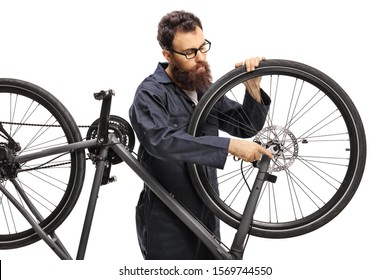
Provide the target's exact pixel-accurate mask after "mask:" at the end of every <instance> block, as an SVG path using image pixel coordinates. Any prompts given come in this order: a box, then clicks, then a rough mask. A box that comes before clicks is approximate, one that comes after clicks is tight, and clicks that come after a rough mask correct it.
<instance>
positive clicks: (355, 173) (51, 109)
mask: <svg viewBox="0 0 390 280" xmlns="http://www.w3.org/2000/svg"><path fill="white" fill-rule="evenodd" d="M260 76H261V77H262V81H261V85H262V88H263V89H264V90H265V91H266V92H267V93H268V94H269V96H270V97H271V100H272V103H271V106H270V109H269V111H268V113H267V117H266V122H265V124H264V126H263V127H262V128H261V129H260V130H258V129H255V127H256V125H255V124H253V123H250V121H248V119H249V118H246V117H245V115H244V117H243V118H242V119H234V120H233V119H230V118H229V116H226V115H225V116H221V113H220V112H218V111H217V110H216V108H215V104H216V103H217V101H218V100H220V99H221V98H223V97H228V98H230V99H233V100H235V101H236V102H242V101H240V99H242V98H241V96H242V92H243V91H244V83H248V82H250V81H251V80H252V79H253V78H256V77H260ZM237 92H238V93H239V94H237ZM113 95H114V91H113V90H107V91H100V92H98V93H95V94H94V97H95V99H97V100H100V101H102V105H101V111H100V117H99V118H98V119H97V120H96V121H94V122H93V123H92V125H90V126H89V128H88V132H87V135H86V137H85V138H82V136H81V133H80V129H79V127H78V126H77V125H76V122H75V121H74V119H73V117H72V116H71V115H70V113H69V112H68V110H67V109H66V108H65V107H64V106H63V105H62V104H61V103H60V101H59V100H58V99H57V98H56V97H54V96H53V95H52V94H50V93H49V92H47V91H46V90H44V89H42V88H40V87H38V86H37V85H34V84H32V83H29V82H26V81H21V80H16V79H6V78H2V79H0V102H1V104H2V105H4V104H7V106H3V107H4V108H3V110H2V111H1V112H0V136H1V138H0V139H1V140H0V191H1V192H2V195H1V214H0V217H1V218H0V249H13V248H18V247H22V246H27V245H29V244H32V243H34V242H36V241H38V240H40V239H42V240H44V241H45V242H46V243H47V244H48V245H49V246H50V248H51V249H52V250H53V251H54V252H55V253H56V254H57V255H58V256H59V257H60V258H61V259H72V257H71V255H70V254H69V252H67V250H66V248H65V246H64V245H63V244H62V243H61V241H60V240H59V238H58V236H56V234H55V230H56V229H57V228H58V227H59V226H60V225H61V224H62V222H63V221H64V220H65V219H66V218H67V217H68V215H69V214H70V213H71V211H72V209H73V207H74V205H75V204H76V202H77V199H78V197H79V195H80V192H81V189H82V186H83V180H84V176H85V162H86V159H90V160H91V161H92V162H93V164H94V165H96V170H95V175H94V180H93V184H92V189H91V195H90V198H89V203H88V208H87V212H86V216H85V220H84V225H83V229H82V233H81V239H80V244H79V248H78V252H77V257H76V258H77V259H83V258H84V255H85V251H86V247H87V243H88V237H89V233H90V229H91V224H92V219H93V215H94V210H95V207H96V199H97V195H98V193H99V188H100V186H101V185H104V184H108V183H110V182H111V181H112V180H113V178H111V177H110V170H111V166H112V165H114V164H119V163H121V162H125V163H126V164H127V165H128V166H129V167H130V168H131V169H132V170H133V171H134V172H135V173H136V174H137V175H138V176H139V177H140V178H141V179H142V180H143V181H144V182H145V183H146V184H147V185H148V186H149V187H150V188H151V189H152V191H153V192H155V193H156V195H157V196H158V197H159V198H160V199H161V200H162V201H163V202H164V203H165V204H166V205H167V206H168V207H169V208H170V209H171V210H172V211H173V212H174V213H176V215H177V216H178V217H179V218H180V219H181V220H182V221H183V222H184V223H185V224H186V225H187V226H188V227H189V228H190V229H191V230H192V231H193V232H194V234H196V235H197V236H198V237H199V238H200V239H201V240H202V241H203V242H204V244H205V245H206V246H207V247H208V248H209V249H210V250H211V252H212V253H213V254H214V255H215V257H216V258H217V259H242V258H243V254H244V251H245V247H246V245H247V244H246V243H247V239H248V237H249V236H250V235H253V236H258V237H265V238H289V237H294V236H298V235H302V234H306V233H309V232H311V231H314V230H316V229H318V228H320V227H322V226H323V225H325V224H326V223H328V222H329V221H331V220H332V219H334V218H335V217H336V216H337V215H338V214H339V213H340V212H341V211H342V210H343V209H344V208H345V207H346V205H347V204H348V203H349V201H350V200H351V199H352V197H353V195H354V193H355V192H356V190H357V188H358V186H359V184H360V181H361V179H362V176H363V172H364V166H365V161H366V138H365V132H364V126H363V123H362V120H361V118H360V116H359V113H358V111H357V109H356V107H355V105H354V104H353V102H352V100H351V99H350V97H349V96H348V95H347V94H346V92H345V91H344V90H343V89H342V88H341V87H340V86H339V85H338V84H337V83H336V82H335V81H334V80H332V79H331V78H330V77H329V76H327V75H326V74H324V73H322V72H321V71H319V70H317V69H315V68H313V67H310V66H308V65H305V64H302V63H299V62H294V61H288V60H281V59H270V60H266V61H263V62H262V63H261V64H260V66H259V67H257V68H256V69H255V70H254V71H253V72H246V71H245V69H244V67H239V68H236V69H234V70H232V71H230V72H228V73H227V74H225V75H224V76H222V77H221V78H220V79H219V80H217V81H216V82H215V83H214V84H213V85H212V87H211V88H210V90H209V91H208V92H207V93H206V94H205V96H204V97H203V98H202V99H201V100H200V101H199V103H198V105H197V106H196V108H195V111H194V113H193V115H192V118H191V120H190V122H189V124H188V129H187V131H188V133H189V134H190V135H192V136H194V137H197V136H200V135H202V132H203V128H204V126H205V124H206V122H207V121H209V120H210V119H214V120H215V118H217V120H218V121H220V122H230V123H231V124H234V125H235V126H237V128H238V129H243V130H246V131H247V132H248V134H250V135H252V136H251V138H252V140H253V141H255V142H257V143H258V144H260V145H263V146H264V147H266V148H267V149H269V150H270V151H271V152H272V153H273V154H274V158H273V159H272V160H271V159H270V158H268V157H266V156H263V157H262V159H261V160H260V161H258V162H254V163H245V162H243V161H242V160H241V159H239V158H236V157H233V156H228V159H227V163H226V166H225V168H224V169H223V170H218V175H217V177H216V178H210V177H208V176H207V175H206V174H205V172H204V169H203V168H202V166H198V165H195V164H188V170H189V173H190V176H191V178H192V181H193V182H194V187H195V188H196V190H197V192H198V194H199V196H200V197H201V198H202V200H203V202H204V203H205V204H206V205H207V206H208V207H209V208H210V209H211V210H212V211H213V213H214V214H215V215H216V216H217V217H218V218H220V219H221V220H222V221H224V222H225V223H227V224H228V225H230V226H231V227H233V228H235V229H236V230H237V231H236V234H235V237H234V240H233V242H232V245H231V246H230V247H228V246H226V245H225V244H223V243H222V242H221V240H218V239H217V238H215V236H213V235H212V234H211V233H210V232H208V230H207V229H206V228H205V227H204V226H203V225H202V224H201V223H199V222H198V221H197V220H196V219H195V218H194V217H193V216H192V215H191V213H190V212H189V211H187V210H186V208H185V207H184V206H183V205H182V204H181V203H180V202H179V201H178V200H177V199H176V198H175V196H174V194H171V193H169V192H167V191H166V189H165V188H164V187H163V186H161V185H160V184H159V183H158V182H157V181H156V180H155V179H154V178H153V177H151V176H150V174H149V173H148V172H147V170H146V169H145V168H144V167H143V166H142V165H141V164H140V163H139V161H138V160H137V158H136V154H135V152H134V151H133V149H134V146H135V141H136V138H135V135H134V132H133V130H132V128H131V126H130V124H129V123H128V122H127V121H126V120H124V119H123V118H121V117H119V116H115V115H110V107H111V102H112V96H113ZM5 107H7V108H5ZM221 135H223V134H221ZM1 141H3V142H1ZM86 150H87V151H88V153H87V155H88V158H87V157H86ZM215 182H217V183H218V185H219V192H217V191H215V190H214V189H213V187H212V185H213V184H215Z"/></svg>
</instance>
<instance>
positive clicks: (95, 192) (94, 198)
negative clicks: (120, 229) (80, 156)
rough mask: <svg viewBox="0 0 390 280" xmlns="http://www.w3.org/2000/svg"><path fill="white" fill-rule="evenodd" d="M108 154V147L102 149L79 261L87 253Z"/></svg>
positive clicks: (78, 254) (82, 234)
mask: <svg viewBox="0 0 390 280" xmlns="http://www.w3.org/2000/svg"><path fill="white" fill-rule="evenodd" d="M107 153H108V147H103V148H101V151H100V154H99V156H100V160H99V161H98V162H97V163H96V172H95V178H94V180H93V185H92V190H91V195H90V198H89V203H88V209H87V213H86V215H85V221H84V227H83V231H82V233H81V238H80V244H79V249H78V252H77V257H76V259H77V260H83V259H84V256H85V251H86V249H87V243H88V239H89V234H90V231H91V225H92V220H93V216H94V213H95V208H96V202H97V199H98V195H99V190H100V186H101V183H102V178H103V173H104V167H105V164H106V162H105V158H106V157H107Z"/></svg>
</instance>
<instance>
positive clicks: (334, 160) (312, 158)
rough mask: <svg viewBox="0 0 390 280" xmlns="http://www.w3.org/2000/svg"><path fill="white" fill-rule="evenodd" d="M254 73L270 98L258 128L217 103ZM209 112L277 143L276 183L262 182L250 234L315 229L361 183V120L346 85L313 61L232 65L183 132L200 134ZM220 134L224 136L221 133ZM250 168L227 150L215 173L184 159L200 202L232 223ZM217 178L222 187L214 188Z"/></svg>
mask: <svg viewBox="0 0 390 280" xmlns="http://www.w3.org/2000/svg"><path fill="white" fill-rule="evenodd" d="M259 76H261V77H262V80H261V88H262V89H263V90H264V91H265V92H267V93H268V95H269V96H270V97H271V100H272V102H271V105H270V106H269V110H268V113H266V114H267V117H266V121H265V124H264V126H263V128H262V129H261V130H260V131H259V130H258V129H255V127H258V126H256V124H255V123H253V122H250V121H247V120H248V119H249V118H248V117H243V118H242V119H243V120H246V121H240V120H229V118H228V117H227V116H226V115H225V116H224V115H223V113H222V112H218V111H217V109H216V108H215V107H217V106H216V104H217V102H218V101H219V100H221V99H222V98H226V97H227V98H230V99H233V100H235V101H237V102H240V103H241V102H242V101H241V100H242V99H243V96H244V92H245V88H244V85H243V83H244V82H248V83H249V82H252V81H253V80H251V79H253V78H256V77H259ZM259 108H260V106H259ZM259 110H260V109H259ZM210 118H218V121H219V123H222V122H230V125H231V126H236V127H239V128H240V129H243V128H244V129H247V130H249V131H251V135H252V140H254V141H256V142H259V143H261V144H262V145H264V146H270V145H271V144H272V145H276V146H277V147H278V153H277V154H276V155H275V157H274V159H273V160H272V161H271V164H270V166H269V170H268V172H269V173H270V174H272V175H275V176H277V181H276V182H275V183H271V182H266V183H264V185H263V189H262V192H261V195H260V197H259V201H258V204H257V208H256V212H255V215H254V219H253V223H252V227H251V230H250V234H252V235H255V236H262V237H268V238H286V237H293V236H298V235H302V234H305V233H308V232H310V231H313V230H315V229H317V228H319V227H321V226H323V225H324V224H326V223H327V222H329V221H330V220H332V219H333V218H334V217H335V216H336V215H338V214H339V213H340V211H342V209H344V207H345V206H346V205H347V203H348V202H349V201H350V200H351V198H352V196H353V195H354V193H355V191H356V189H357V188H358V185H359V183H360V181H361V178H362V176H363V170H364V166H365V159H366V140H365V133H364V128H363V124H362V120H361V118H360V116H359V114H358V111H357V109H356V107H355V106H354V104H353V102H352V101H351V99H350V98H349V97H348V95H347V94H346V93H345V92H344V90H343V89H342V88H341V87H340V86H339V85H338V84H337V83H336V82H335V81H333V80H332V79H331V78H329V77H328V76H327V75H325V74H324V73H322V72H320V71H318V70H316V69H314V68H312V67H310V66H307V65H304V64H301V63H298V62H293V61H287V60H266V61H262V62H261V65H260V66H259V67H258V68H256V69H255V71H253V72H246V71H245V69H244V67H240V68H237V69H234V70H232V71H231V72H229V73H227V74H226V75H225V76H223V77H222V78H220V79H219V80H218V81H217V82H216V83H215V84H214V85H213V86H212V87H211V88H210V90H209V91H208V92H207V93H206V94H205V96H204V98H203V99H201V101H200V102H199V104H198V106H197V108H196V110H195V111H194V114H193V116H192V119H191V121H190V125H189V128H188V132H189V133H190V134H191V135H193V136H201V135H202V132H203V129H204V127H205V124H206V121H208V120H209V119H210ZM214 122H215V121H214ZM220 136H225V134H224V132H221V133H220ZM229 137H230V136H229ZM254 168H255V167H254V165H253V164H250V163H245V162H242V161H241V160H238V159H237V158H234V157H233V156H228V159H227V161H226V164H225V167H224V169H223V170H218V172H217V178H208V176H206V174H205V171H204V168H202V166H197V165H194V164H189V172H190V174H191V177H192V180H193V182H194V185H195V187H196V189H197V191H198V193H199V195H200V197H201V198H202V199H203V201H204V203H205V204H206V205H208V207H209V208H210V209H211V210H212V211H213V212H214V213H215V214H216V215H217V216H218V217H219V218H220V219H221V220H223V221H224V222H225V223H227V224H229V225H230V226H232V227H235V228H237V227H238V225H239V223H240V219H241V216H242V213H243V209H244V206H245V203H246V201H247V199H248V195H249V193H250V190H251V187H252V186H253V182H254V179H255V177H256V173H257V172H253V171H254ZM215 181H217V183H218V185H219V193H217V192H216V191H214V190H213V188H212V185H215Z"/></svg>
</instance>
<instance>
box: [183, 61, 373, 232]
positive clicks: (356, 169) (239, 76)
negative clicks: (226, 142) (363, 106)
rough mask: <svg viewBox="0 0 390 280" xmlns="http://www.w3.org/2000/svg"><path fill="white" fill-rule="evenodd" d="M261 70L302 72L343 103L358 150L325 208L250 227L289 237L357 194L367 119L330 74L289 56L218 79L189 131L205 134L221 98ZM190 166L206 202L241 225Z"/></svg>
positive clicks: (332, 213)
mask: <svg viewBox="0 0 390 280" xmlns="http://www.w3.org/2000/svg"><path fill="white" fill-rule="evenodd" d="M259 74H262V75H265V74H275V75H276V74H279V75H293V76H294V77H295V76H298V77H299V78H301V79H304V80H308V81H310V82H311V83H314V84H315V85H316V86H318V87H319V88H322V89H323V90H324V91H325V92H326V93H327V95H328V97H329V98H330V99H331V100H332V101H333V102H334V103H335V104H336V103H337V106H338V107H340V106H341V108H339V109H340V110H341V111H342V113H343V114H344V115H346V116H347V118H348V123H347V125H348V131H349V133H350V138H351V139H352V142H353V143H352V144H353V145H354V150H355V151H356V153H354V154H353V155H352V156H351V161H352V163H353V164H350V167H349V168H348V171H347V175H346V176H345V177H346V179H345V180H344V182H343V184H342V186H340V191H338V192H337V195H335V196H334V197H333V198H332V199H331V200H330V201H329V202H328V203H327V204H326V206H324V207H322V208H321V211H319V212H318V213H316V214H315V215H312V216H310V217H308V218H306V219H302V221H301V223H298V224H297V223H291V224H289V223H286V224H273V225H271V226H269V225H266V224H263V223H261V222H256V221H254V222H253V223H252V227H251V231H250V234H252V235H254V236H261V237H267V238H287V237H293V236H298V235H302V234H306V233H308V232H311V231H313V230H316V229H318V228H320V227H321V226H323V225H325V224H326V223H328V222H329V221H331V220H332V219H333V218H335V217H336V216H337V215H338V214H339V213H340V212H341V211H342V210H343V209H344V208H345V206H346V205H347V204H348V203H349V202H350V200H351V199H352V197H353V195H354V194H355V192H356V190H357V188H358V186H359V184H360V181H361V179H362V176H363V171H364V167H365V159H366V138H365V132H364V126H363V122H362V120H361V118H360V115H359V113H358V111H357V108H356V107H355V105H354V104H353V102H352V100H351V99H350V97H349V96H348V95H347V94H346V92H345V91H344V90H343V89H342V88H341V87H340V86H339V85H338V84H337V83H336V82H335V81H334V80H332V79H331V78H330V77H329V76H327V75H326V74H324V73H323V72H321V71H319V70H317V69H315V68H313V67H310V66H308V65H306V64H302V63H298V62H295V61H289V60H281V59H271V60H266V61H263V62H262V63H261V64H260V66H259V67H258V68H256V69H255V71H253V72H250V73H248V72H246V70H245V68H244V67H240V68H236V69H234V70H232V71H230V72H229V73H227V74H226V75H224V76H223V77H221V78H220V79H219V80H218V81H216V82H215V83H214V84H213V86H212V87H211V88H210V90H209V91H208V92H207V93H206V94H205V96H204V97H203V98H202V99H201V100H200V102H199V103H198V106H197V108H196V109H195V111H194V113H193V115H192V118H191V120H190V124H189V127H188V133H190V134H191V135H193V136H199V135H201V133H202V131H201V127H200V123H201V122H202V121H203V120H204V119H205V118H206V117H207V115H208V113H209V112H210V110H211V108H212V106H214V104H215V103H216V102H217V100H218V99H219V98H221V96H223V95H224V94H225V93H226V92H227V91H228V90H229V88H231V87H232V86H234V85H237V84H238V83H241V82H242V81H244V80H247V79H249V78H251V77H254V76H256V75H259ZM188 168H189V173H190V176H191V178H192V181H193V182H194V186H195V188H196V190H197V192H198V194H199V196H200V197H201V199H202V200H203V202H204V203H205V204H206V205H207V206H208V207H209V208H210V209H211V210H212V212H213V213H214V214H215V215H216V216H218V217H219V218H220V219H221V220H223V221H224V222H225V223H227V224H228V225H230V226H232V227H234V228H238V226H239V223H240V219H241V215H240V214H238V213H235V212H234V211H230V210H229V209H230V208H229V207H227V206H226V207H225V205H224V203H223V202H221V201H218V198H216V195H215V194H213V193H212V192H210V189H211V188H208V187H207V186H205V185H204V184H203V181H202V178H201V177H202V176H201V175H200V173H199V172H198V171H200V170H202V168H198V166H196V165H194V164H189V165H188ZM200 172H201V171H200ZM348 181H350V182H348Z"/></svg>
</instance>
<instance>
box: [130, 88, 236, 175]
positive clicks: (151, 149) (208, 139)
mask: <svg viewBox="0 0 390 280" xmlns="http://www.w3.org/2000/svg"><path fill="white" fill-rule="evenodd" d="M156 90H160V89H157V88H156ZM129 116H130V121H131V124H132V126H133V128H134V131H135V133H136V134H137V138H138V140H139V141H140V143H141V144H142V145H143V146H144V148H145V149H146V150H147V151H148V153H150V154H151V155H152V156H154V157H157V158H159V159H163V160H168V161H169V160H180V161H185V162H190V163H195V164H199V165H205V166H210V167H216V168H223V167H224V165H225V162H226V156H227V153H228V146H229V141H230V140H229V139H228V138H223V137H218V136H201V137H193V136H191V135H190V134H188V133H187V126H188V121H189V118H188V116H183V118H182V119H180V117H178V118H176V120H175V121H172V119H171V117H170V114H169V112H168V110H167V108H166V104H165V100H164V99H163V96H161V95H155V94H153V93H152V91H151V90H150V89H149V88H148V89H147V90H145V89H141V90H138V92H137V93H136V97H135V98H134V102H133V104H132V106H131V107H130V110H129Z"/></svg>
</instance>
